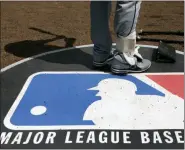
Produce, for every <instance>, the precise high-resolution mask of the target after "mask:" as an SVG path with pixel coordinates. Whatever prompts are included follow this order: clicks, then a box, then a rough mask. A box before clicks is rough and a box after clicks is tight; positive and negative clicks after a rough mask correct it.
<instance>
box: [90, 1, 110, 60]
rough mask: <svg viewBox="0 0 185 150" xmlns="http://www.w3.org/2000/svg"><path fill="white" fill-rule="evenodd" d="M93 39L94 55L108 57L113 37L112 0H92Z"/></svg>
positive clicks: (99, 57) (98, 57)
mask: <svg viewBox="0 0 185 150" xmlns="http://www.w3.org/2000/svg"><path fill="white" fill-rule="evenodd" d="M90 8H91V11H90V12H91V39H92V42H93V44H94V50H93V54H94V55H93V56H94V58H96V59H102V60H103V59H105V58H106V57H108V55H109V53H110V50H111V47H112V39H111V35H110V31H109V17H110V12H111V2H110V1H91V6H90Z"/></svg>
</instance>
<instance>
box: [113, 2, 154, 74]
mask: <svg viewBox="0 0 185 150" xmlns="http://www.w3.org/2000/svg"><path fill="white" fill-rule="evenodd" d="M140 6H141V1H124V0H123V1H118V2H117V6H116V14H115V23H114V24H115V32H116V35H117V41H116V49H117V50H118V54H117V55H116V56H115V57H114V61H113V62H112V71H113V72H114V73H125V72H143V71H145V70H147V69H148V68H149V67H150V65H151V62H150V61H149V60H146V59H143V58H142V56H141V55H140V54H139V53H138V52H137V51H135V46H136V24H137V21H138V16H139V11H140Z"/></svg>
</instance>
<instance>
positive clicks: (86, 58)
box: [5, 27, 107, 71]
mask: <svg viewBox="0 0 185 150" xmlns="http://www.w3.org/2000/svg"><path fill="white" fill-rule="evenodd" d="M29 29H32V30H36V31H38V32H41V33H45V34H49V35H53V36H55V37H54V38H51V39H46V40H36V41H32V40H25V41H20V42H16V43H10V44H8V45H6V46H5V51H6V52H8V53H11V54H13V55H15V56H17V57H22V58H27V57H31V56H34V55H37V54H41V53H44V52H49V51H54V50H59V49H63V48H70V47H73V46H74V43H75V41H76V39H75V38H67V37H66V36H64V35H55V34H53V33H50V32H47V31H44V30H41V29H38V28H33V27H31V28H29ZM59 39H64V41H65V46H64V47H59V46H53V45H47V43H48V42H52V41H55V40H59ZM38 59H42V60H44V61H48V62H51V63H61V64H80V65H83V66H85V67H87V68H90V69H92V55H91V54H88V53H86V52H84V51H82V50H81V49H69V50H65V51H61V52H60V53H59V55H50V56H49V57H40V58H38ZM104 69H105V71H106V69H107V68H104Z"/></svg>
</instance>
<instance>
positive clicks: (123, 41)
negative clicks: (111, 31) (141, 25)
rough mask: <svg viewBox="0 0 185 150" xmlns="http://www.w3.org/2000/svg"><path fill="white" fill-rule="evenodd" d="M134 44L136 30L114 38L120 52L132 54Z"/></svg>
mask: <svg viewBox="0 0 185 150" xmlns="http://www.w3.org/2000/svg"><path fill="white" fill-rule="evenodd" d="M135 46H136V32H135V31H134V32H132V33H131V34H130V35H128V36H127V37H119V38H117V40H116V49H117V50H118V51H120V52H122V53H127V54H128V55H131V56H133V55H134V52H135Z"/></svg>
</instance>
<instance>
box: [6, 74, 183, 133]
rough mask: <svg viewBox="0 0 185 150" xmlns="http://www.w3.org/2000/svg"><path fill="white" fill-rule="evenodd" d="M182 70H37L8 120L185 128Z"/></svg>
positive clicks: (35, 124) (14, 123)
mask: <svg viewBox="0 0 185 150" xmlns="http://www.w3.org/2000/svg"><path fill="white" fill-rule="evenodd" d="M183 83H184V74H183V73H177V74H176V73H174V74H168V73H164V74H160V73H153V74H152V73H150V74H146V73H145V74H130V75H127V76H116V75H111V74H108V73H101V72H39V73H36V74H33V75H32V76H30V77H29V78H28V80H27V81H26V83H25V85H24V86H23V88H22V90H21V92H20V94H19V95H18V97H17V99H16V100H15V102H14V103H13V105H12V107H11V109H10V110H9V112H8V114H7V116H6V117H5V120H4V125H5V126H6V127H7V128H9V129H11V130H60V129H136V130H138V129H140V130H142V129H143V130H146V129H184V99H183V97H184V87H183Z"/></svg>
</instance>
